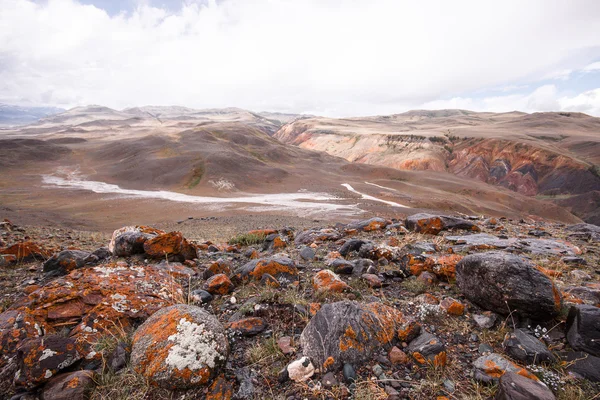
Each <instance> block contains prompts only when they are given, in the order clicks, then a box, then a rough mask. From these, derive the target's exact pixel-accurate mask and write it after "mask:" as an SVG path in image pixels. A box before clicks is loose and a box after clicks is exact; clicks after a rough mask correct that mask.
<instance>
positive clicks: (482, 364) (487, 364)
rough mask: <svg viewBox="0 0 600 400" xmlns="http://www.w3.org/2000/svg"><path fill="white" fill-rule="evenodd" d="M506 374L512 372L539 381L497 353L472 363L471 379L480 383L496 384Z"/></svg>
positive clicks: (484, 356)
mask: <svg viewBox="0 0 600 400" xmlns="http://www.w3.org/2000/svg"><path fill="white" fill-rule="evenodd" d="M506 372H514V373H516V374H519V375H522V376H524V377H526V378H529V379H533V380H535V381H538V380H539V379H538V378H537V377H536V376H535V375H533V374H532V373H531V372H529V371H527V370H526V369H525V368H523V367H521V366H519V365H517V364H515V363H513V362H512V361H509V360H507V359H506V358H504V357H502V356H501V355H500V354H497V353H490V354H485V355H483V356H481V357H479V358H478V359H477V360H475V361H474V362H473V378H474V379H475V380H477V381H480V382H484V383H491V382H494V383H496V382H498V380H499V379H500V377H501V376H502V375H504V374H505V373H506Z"/></svg>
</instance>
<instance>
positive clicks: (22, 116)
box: [0, 104, 64, 126]
mask: <svg viewBox="0 0 600 400" xmlns="http://www.w3.org/2000/svg"><path fill="white" fill-rule="evenodd" d="M63 111H64V109H62V108H56V107H26V106H13V105H8V104H0V126H2V125H7V126H14V125H25V124H29V123H31V122H34V121H37V120H38V119H40V118H43V117H47V116H49V115H52V114H58V113H60V112H63Z"/></svg>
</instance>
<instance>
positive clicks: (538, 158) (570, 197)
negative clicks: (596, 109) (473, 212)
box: [274, 110, 600, 223]
mask: <svg viewBox="0 0 600 400" xmlns="http://www.w3.org/2000/svg"><path fill="white" fill-rule="evenodd" d="M598 132H600V118H595V117H591V116H588V115H585V114H581V113H534V114H525V113H520V112H510V113H477V112H473V111H466V110H436V111H428V110H417V111H409V112H406V113H403V114H396V115H389V116H376V117H364V118H342V119H333V118H307V119H301V120H296V121H292V122H290V123H288V124H286V125H284V126H283V127H282V128H281V129H279V131H278V132H277V133H275V135H274V137H276V138H277V139H279V140H281V141H282V142H284V143H288V144H293V145H296V146H299V147H301V148H306V149H312V150H319V151H325V152H327V153H329V154H331V155H335V156H339V157H343V158H345V159H346V160H348V161H351V162H357V163H364V164H372V165H380V166H386V167H392V168H396V169H399V170H422V171H437V172H447V173H451V174H454V175H456V176H460V177H464V178H466V179H475V180H477V181H481V182H485V183H488V184H492V185H497V186H502V187H505V188H507V189H509V190H512V191H515V192H518V193H521V194H523V195H525V196H529V197H537V198H539V199H550V200H553V201H556V202H560V204H561V205H562V206H564V207H567V208H568V209H570V210H572V211H573V212H574V213H576V214H577V215H579V216H580V217H581V218H583V219H585V220H586V221H588V222H594V223H600V216H598V212H597V210H598V209H600V203H597V202H596V200H595V199H597V198H598V195H593V193H597V192H598V193H600V136H598ZM580 196H584V198H585V199H586V201H588V202H591V203H592V204H589V205H588V206H587V207H584V208H583V209H582V208H581V207H579V205H580V203H581V202H582V201H583V200H582V199H581V198H580ZM585 210H588V211H585ZM589 210H593V211H589Z"/></svg>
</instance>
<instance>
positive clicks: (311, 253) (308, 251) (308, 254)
mask: <svg viewBox="0 0 600 400" xmlns="http://www.w3.org/2000/svg"><path fill="white" fill-rule="evenodd" d="M300 257H301V258H302V259H303V260H304V261H312V260H314V258H315V250H314V249H312V248H311V247H308V246H304V247H302V248H301V249H300Z"/></svg>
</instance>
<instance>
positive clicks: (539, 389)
mask: <svg viewBox="0 0 600 400" xmlns="http://www.w3.org/2000/svg"><path fill="white" fill-rule="evenodd" d="M555 399H556V397H554V394H553V393H552V391H551V390H550V389H549V388H548V387H547V386H546V385H544V384H543V383H541V382H537V381H534V380H533V379H529V378H525V377H524V376H521V375H519V374H515V373H514V372H507V373H505V374H504V375H502V377H501V378H500V384H499V385H498V391H497V392H496V396H494V400H555Z"/></svg>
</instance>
